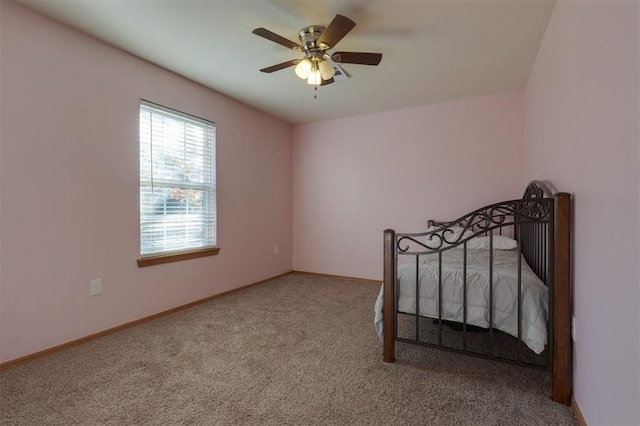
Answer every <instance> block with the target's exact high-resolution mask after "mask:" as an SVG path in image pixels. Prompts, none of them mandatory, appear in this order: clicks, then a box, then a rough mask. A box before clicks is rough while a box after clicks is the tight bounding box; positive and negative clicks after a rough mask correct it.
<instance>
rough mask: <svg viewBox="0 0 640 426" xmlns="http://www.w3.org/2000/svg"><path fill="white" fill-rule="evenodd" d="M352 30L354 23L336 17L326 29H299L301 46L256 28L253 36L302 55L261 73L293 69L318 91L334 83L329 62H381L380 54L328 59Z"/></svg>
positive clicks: (342, 54)
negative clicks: (319, 88)
mask: <svg viewBox="0 0 640 426" xmlns="http://www.w3.org/2000/svg"><path fill="white" fill-rule="evenodd" d="M355 26H356V23H355V22H353V21H352V20H351V19H349V18H347V17H346V16H342V15H336V17H335V18H333V20H332V21H331V23H329V26H327V27H324V26H322V25H309V26H307V27H304V28H303V29H301V30H300V31H299V33H298V37H299V38H300V44H298V43H295V42H293V41H291V40H289V39H286V38H284V37H282V36H280V35H278V34H276V33H274V32H272V31H269V30H267V29H266V28H256V29H255V30H253V34H256V35H258V36H260V37H264V38H266V39H267V40H271V41H273V42H274V43H278V44H280V45H282V46H284V47H287V48H289V49H293V50H296V51H298V52H301V53H304V54H305V55H304V58H302V59H292V60H290V61H286V62H282V63H280V64H276V65H272V66H270V67H267V68H263V69H261V70H260V71H262V72H265V73H272V72H274V71H279V70H281V69H284V68H288V67H292V66H294V65H296V68H295V72H296V75H297V76H298V77H300V78H302V79H304V80H307V83H308V84H310V85H313V86H316V88H317V86H325V85H327V84H331V83H333V82H334V79H333V76H334V75H335V70H334V68H333V65H332V64H331V63H330V62H329V60H331V61H333V62H336V63H340V64H358V65H378V64H379V63H380V61H381V60H382V53H366V52H334V53H332V54H331V55H329V54H328V53H327V50H330V49H332V48H334V47H335V46H336V44H338V42H339V41H340V40H342V39H343V38H344V36H346V35H347V34H348V33H349V31H351V30H352V29H353V27H355Z"/></svg>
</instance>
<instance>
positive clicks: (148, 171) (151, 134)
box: [138, 101, 218, 266]
mask: <svg viewBox="0 0 640 426" xmlns="http://www.w3.org/2000/svg"><path fill="white" fill-rule="evenodd" d="M215 152H216V128H215V124H214V123H212V122H209V121H206V120H202V119H200V118H196V117H192V116H190V115H187V114H183V113H180V112H177V111H174V110H171V109H169V108H164V107H162V106H159V105H156V104H153V103H150V102H146V101H142V102H141V103H140V256H141V258H140V259H138V265H139V266H149V265H152V264H156V263H165V262H171V261H175V260H182V259H185V258H191V257H200V256H207V255H211V254H217V251H218V249H217V247H216V167H215V163H216V161H215V155H216V154H215Z"/></svg>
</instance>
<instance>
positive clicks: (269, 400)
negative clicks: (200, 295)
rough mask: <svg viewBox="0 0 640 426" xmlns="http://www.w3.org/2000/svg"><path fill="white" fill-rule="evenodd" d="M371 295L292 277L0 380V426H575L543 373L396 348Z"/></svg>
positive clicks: (371, 290) (361, 288)
mask: <svg viewBox="0 0 640 426" xmlns="http://www.w3.org/2000/svg"><path fill="white" fill-rule="evenodd" d="M378 290H379V287H378V286H376V285H372V284H369V283H361V282H355V281H349V280H342V279H334V278H319V277H313V276H308V275H303V274H292V275H287V276H284V277H281V278H277V279H274V280H271V281H269V282H267V283H265V284H262V285H259V286H256V287H252V288H249V289H247V290H243V291H240V292H237V293H234V294H231V295H228V296H224V297H221V298H218V299H215V300H213V301H210V302H207V303H205V304H202V305H198V306H196V307H194V308H191V309H188V310H184V311H181V312H178V313H176V314H173V315H170V316H166V317H163V318H160V319H158V320H155V321H152V322H149V323H146V324H143V325H141V326H138V327H135V328H131V329H128V330H125V331H123V332H120V333H116V334H113V335H110V336H108V337H104V338H101V339H98V340H95V341H92V342H89V343H87V344H84V345H82V346H77V347H74V348H71V349H68V350H65V351H62V352H59V353H56V354H54V355H52V356H49V357H47V358H44V359H40V360H36V361H33V362H31V363H28V364H24V365H21V366H17V367H14V368H11V369H8V370H5V371H3V372H1V373H0V380H1V382H0V424H2V425H13V424H20V425H53V424H55V425H74V424H78V425H99V424H112V425H135V424H156V425H176V424H196V425H281V424H287V425H351V424H362V425H467V424H468V425H543V424H544V425H574V424H576V423H575V420H574V418H573V416H572V414H571V410H570V409H569V408H568V407H565V406H562V405H559V404H556V403H554V402H552V401H551V400H550V399H549V396H548V395H549V392H550V391H549V389H550V379H549V377H548V373H545V372H543V371H539V370H533V369H526V368H521V367H516V366H512V365H505V364H500V363H496V362H492V361H488V360H484V359H477V358H473V357H468V356H464V355H458V354H452V353H449V352H443V351H437V350H433V349H428V348H422V347H414V346H409V345H403V344H399V345H398V349H397V358H398V361H396V363H395V364H385V363H383V362H382V355H381V343H380V341H379V340H378V338H377V336H376V334H375V331H374V329H373V325H372V324H373V304H374V301H375V298H376V295H377V293H378Z"/></svg>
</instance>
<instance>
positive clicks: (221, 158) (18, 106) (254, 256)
mask: <svg viewBox="0 0 640 426" xmlns="http://www.w3.org/2000/svg"><path fill="white" fill-rule="evenodd" d="M0 3H1V5H2V6H1V8H2V9H1V13H2V21H1V23H2V33H1V36H2V64H1V66H2V68H1V83H2V101H1V110H2V129H1V132H2V134H1V140H2V157H1V182H2V193H1V203H2V217H1V220H2V242H1V251H2V270H1V289H0V291H1V293H0V297H1V300H0V307H1V311H0V312H1V317H0V332H1V333H0V334H1V340H0V361H8V360H11V359H14V358H16V357H20V356H23V355H27V354H30V353H33V352H36V351H39V350H43V349H45V348H48V347H51V346H55V345H59V344H61V343H64V342H67V341H70V340H73V339H76V338H79V337H83V336H86V335H89V334H92V333H96V332H99V331H101V330H104V329H107V328H110V327H113V326H116V325H120V324H123V323H126V322H129V321H132V320H135V319H138V318H141V317H144V316H147V315H150V314H153V313H156V312H159V311H163V310H166V309H168V308H171V307H174V306H178V305H181V304H184V303H187V302H190V301H193V300H197V299H200V298H203V297H206V296H210V295H213V294H217V293H220V292H223V291H225V290H229V289H233V288H237V287H239V286H242V285H246V284H250V283H252V282H255V281H258V280H261V279H265V278H268V277H272V276H275V275H278V274H281V273H285V272H288V271H290V270H291V245H292V243H291V240H292V238H291V127H290V126H289V125H288V124H285V123H282V122H280V121H278V120H276V119H274V118H272V117H270V116H267V115H265V114H263V113H260V112H257V111H255V110H253V109H251V108H249V107H247V106H245V105H243V104H240V103H238V102H236V101H234V100H231V99H229V98H227V97H224V96H222V95H220V94H218V93H215V92H213V91H210V90H207V89H205V88H204V87H202V86H199V85H197V84H194V83H192V82H190V81H188V80H185V79H183V78H181V77H178V76H176V75H175V74H172V73H170V72H167V71H165V70H162V69H160V68H158V67H156V66H153V65H151V64H148V63H146V62H143V61H141V60H139V59H136V58H134V57H132V56H130V55H128V54H125V53H123V52H121V51H119V50H116V49H114V48H111V47H109V46H106V45H104V44H102V43H100V42H97V41H95V40H94V39H91V38H88V37H86V36H84V35H81V34H80V33H77V32H75V31H72V30H70V29H68V28H66V27H62V26H60V25H58V24H56V23H54V22H53V21H50V20H47V19H44V18H41V17H39V16H38V15H35V14H33V13H31V12H29V11H27V10H26V9H23V8H22V7H20V6H17V5H15V4H13V3H10V2H6V1H2V2H0ZM140 98H144V99H147V100H150V101H153V102H157V103H160V104H163V105H167V106H169V107H171V108H175V109H178V110H181V111H185V112H188V113H191V114H194V115H197V116H201V117H204V118H208V119H210V120H212V121H214V122H215V123H216V124H217V136H218V156H217V157H218V220H219V226H218V243H219V246H220V247H221V251H220V254H219V255H218V256H213V257H207V258H201V259H194V260H190V261H184V262H178V263H171V264H165V265H159V266H154V267H148V268H142V269H139V268H138V267H137V265H136V259H137V257H138V250H139V237H138V232H139V225H138V170H139V166H138V140H137V127H138V106H139V100H140ZM248 122H250V123H251V126H247V123H248ZM275 245H278V246H279V247H280V255H279V256H274V246H275ZM92 278H102V280H103V294H102V295H101V296H97V297H90V296H89V281H90V280H91V279H92Z"/></svg>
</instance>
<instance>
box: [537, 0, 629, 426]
mask: <svg viewBox="0 0 640 426" xmlns="http://www.w3.org/2000/svg"><path fill="white" fill-rule="evenodd" d="M638 4H639V3H638V2H635V1H627V2H620V1H608V2H598V1H594V2H574V1H560V2H558V3H557V4H556V6H555V9H554V11H553V15H552V17H551V20H550V23H549V26H548V28H547V31H546V34H545V36H544V40H543V42H542V46H541V48H540V51H539V53H538V57H537V60H536V62H535V65H534V67H533V70H532V72H531V75H530V78H529V82H528V85H527V89H526V91H525V159H526V170H527V177H534V176H543V177H545V178H546V179H549V180H550V181H552V182H553V183H554V184H556V186H557V187H558V188H559V189H562V190H564V191H569V192H572V193H573V194H574V195H575V199H574V205H575V235H574V246H575V265H574V266H575V277H574V282H575V295H574V305H575V306H574V311H575V317H576V342H575V377H574V387H575V389H574V390H575V399H576V401H577V403H578V405H579V406H580V408H581V410H582V412H583V414H584V416H585V419H586V421H587V423H588V424H590V425H604V424H606V425H613V424H624V425H637V424H640V416H639V413H638V401H639V400H640V370H639V358H640V356H639V355H640V354H639V346H640V340H639V334H640V330H639V328H640V317H639V315H638V312H639V311H640V305H639V302H638V301H639V296H640V295H639V283H640V274H639V271H638V261H639V258H640V250H639V241H640V240H639V239H638V235H639V231H640V229H639V222H640V216H639V202H640V199H639V198H640V186H639V182H638V179H639V174H638V169H639V157H638V149H639V148H638V147H639V141H638V137H639V127H638V124H639V123H638V114H639V112H640V111H639V108H638V99H639V98H638V93H639V91H638V90H639V87H638V83H639V82H638V80H639V75H638V71H639V57H638V52H639V39H638V31H639V26H638V21H639V18H638V17H639V11H638Z"/></svg>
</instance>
